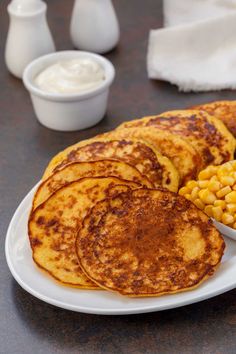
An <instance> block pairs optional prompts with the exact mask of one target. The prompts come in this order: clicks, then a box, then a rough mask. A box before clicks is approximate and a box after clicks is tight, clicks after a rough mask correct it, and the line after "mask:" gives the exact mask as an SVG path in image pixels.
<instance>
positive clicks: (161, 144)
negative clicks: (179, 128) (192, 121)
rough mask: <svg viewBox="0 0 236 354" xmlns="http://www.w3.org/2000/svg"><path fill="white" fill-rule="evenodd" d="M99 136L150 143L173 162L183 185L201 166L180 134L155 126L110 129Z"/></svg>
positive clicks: (199, 159)
mask: <svg viewBox="0 0 236 354" xmlns="http://www.w3.org/2000/svg"><path fill="white" fill-rule="evenodd" d="M99 138H110V139H121V138H123V139H129V138H130V139H134V138H135V139H137V140H139V141H144V142H145V143H148V144H150V145H152V146H153V147H154V148H155V149H156V150H159V151H160V153H161V154H162V155H164V156H166V157H168V158H169V159H170V160H171V161H172V162H173V164H174V166H175V168H176V169H177V171H178V173H179V176H180V184H181V185H183V184H185V183H186V182H187V181H189V180H191V179H195V178H196V177H197V175H198V172H199V171H200V170H201V169H202V167H203V162H202V158H201V156H200V154H199V153H198V152H197V150H196V149H195V148H194V147H193V146H192V145H191V144H190V143H189V142H188V141H186V140H184V139H182V138H181V137H180V136H177V135H175V134H172V133H170V132H168V131H163V130H161V129H160V130H159V129H158V128H156V127H155V129H153V128H152V127H134V128H123V129H116V130H112V131H111V132H108V133H105V134H101V135H99Z"/></svg>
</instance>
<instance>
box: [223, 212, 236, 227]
mask: <svg viewBox="0 0 236 354" xmlns="http://www.w3.org/2000/svg"><path fill="white" fill-rule="evenodd" d="M222 222H223V224H225V225H228V224H231V223H233V222H234V217H233V216H232V215H231V214H229V213H223V215H222Z"/></svg>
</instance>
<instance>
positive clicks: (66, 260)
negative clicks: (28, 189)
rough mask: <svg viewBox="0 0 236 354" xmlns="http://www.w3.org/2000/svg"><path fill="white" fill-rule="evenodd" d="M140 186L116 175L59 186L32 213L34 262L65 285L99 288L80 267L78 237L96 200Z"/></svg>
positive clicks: (29, 228) (31, 234) (30, 231)
mask: <svg viewBox="0 0 236 354" xmlns="http://www.w3.org/2000/svg"><path fill="white" fill-rule="evenodd" d="M139 187H140V185H139V184H137V183H135V182H131V181H125V180H122V179H120V178H115V177H107V178H102V177H94V178H83V179H80V180H78V181H75V182H72V183H70V184H68V185H67V186H65V187H63V188H61V189H59V190H58V191H57V192H55V193H54V194H53V195H52V196H51V197H50V198H49V199H47V200H46V201H45V202H44V203H43V204H41V205H40V206H39V207H38V208H36V209H35V211H34V212H33V213H32V214H31V216H30V219H29V224H28V230H29V238H30V244H31V247H32V251H33V259H34V261H35V263H36V264H37V265H38V266H39V267H41V268H43V269H44V270H46V271H47V272H48V273H49V274H51V275H52V276H53V277H54V278H55V279H57V280H59V281H60V282H62V283H64V284H69V285H73V286H77V287H80V288H92V289H93V288H97V285H96V284H94V283H93V282H92V281H91V280H90V279H88V278H87V277H86V276H85V275H84V273H83V271H82V270H81V268H80V266H79V264H78V260H77V256H76V252H75V239H76V234H77V230H78V229H79V228H80V227H81V225H82V221H83V218H84V217H85V216H86V214H87V212H88V211H89V210H90V208H92V207H93V206H94V205H95V203H96V202H97V201H100V200H102V199H104V198H106V197H110V196H113V195H117V194H119V193H121V192H124V191H126V190H127V189H128V188H139Z"/></svg>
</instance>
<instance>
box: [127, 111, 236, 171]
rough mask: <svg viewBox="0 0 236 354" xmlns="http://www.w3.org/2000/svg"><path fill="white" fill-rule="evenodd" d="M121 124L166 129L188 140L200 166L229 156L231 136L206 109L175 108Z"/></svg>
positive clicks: (217, 163)
mask: <svg viewBox="0 0 236 354" xmlns="http://www.w3.org/2000/svg"><path fill="white" fill-rule="evenodd" d="M123 126H127V127H131V126H132V127H133V126H147V127H155V126H157V127H158V129H162V130H164V131H166V130H168V131H170V132H172V133H174V134H176V135H179V136H181V137H182V138H184V139H185V140H187V141H189V142H190V143H191V144H192V145H193V146H194V148H195V149H196V150H197V151H198V152H199V154H200V155H201V157H202V159H203V162H204V166H203V167H206V166H208V165H209V164H213V165H220V164H221V163H224V162H227V161H229V160H232V159H233V156H234V150H235V139H234V137H233V136H232V134H231V133H230V132H229V131H228V129H227V128H226V127H225V125H224V123H223V122H221V121H220V120H219V119H217V118H215V117H213V116H210V115H209V114H208V113H207V112H203V111H197V110H195V111H194V110H182V111H181V110H179V111H169V112H165V113H162V114H161V115H159V116H156V117H154V116H151V117H144V118H142V119H140V120H135V121H134V122H132V121H131V122H127V124H126V125H125V124H123Z"/></svg>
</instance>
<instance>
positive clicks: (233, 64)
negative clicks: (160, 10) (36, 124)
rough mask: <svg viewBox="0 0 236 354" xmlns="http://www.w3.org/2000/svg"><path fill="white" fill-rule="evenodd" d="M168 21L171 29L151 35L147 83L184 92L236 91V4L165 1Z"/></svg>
mask: <svg viewBox="0 0 236 354" xmlns="http://www.w3.org/2000/svg"><path fill="white" fill-rule="evenodd" d="M164 15H165V16H164V17H165V21H164V22H165V24H166V25H167V26H170V27H169V28H163V29H158V30H151V31H150V35H149V44H148V55H147V70H148V76H149V78H151V79H161V80H166V81H169V82H171V83H173V84H176V85H178V87H179V89H180V90H181V91H185V92H187V91H210V90H220V89H226V88H231V89H235V88H236V0H218V1H217V0H165V2H164ZM199 18H200V19H199ZM203 18H204V19H203ZM189 22H190V23H189ZM181 23H183V24H181Z"/></svg>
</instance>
